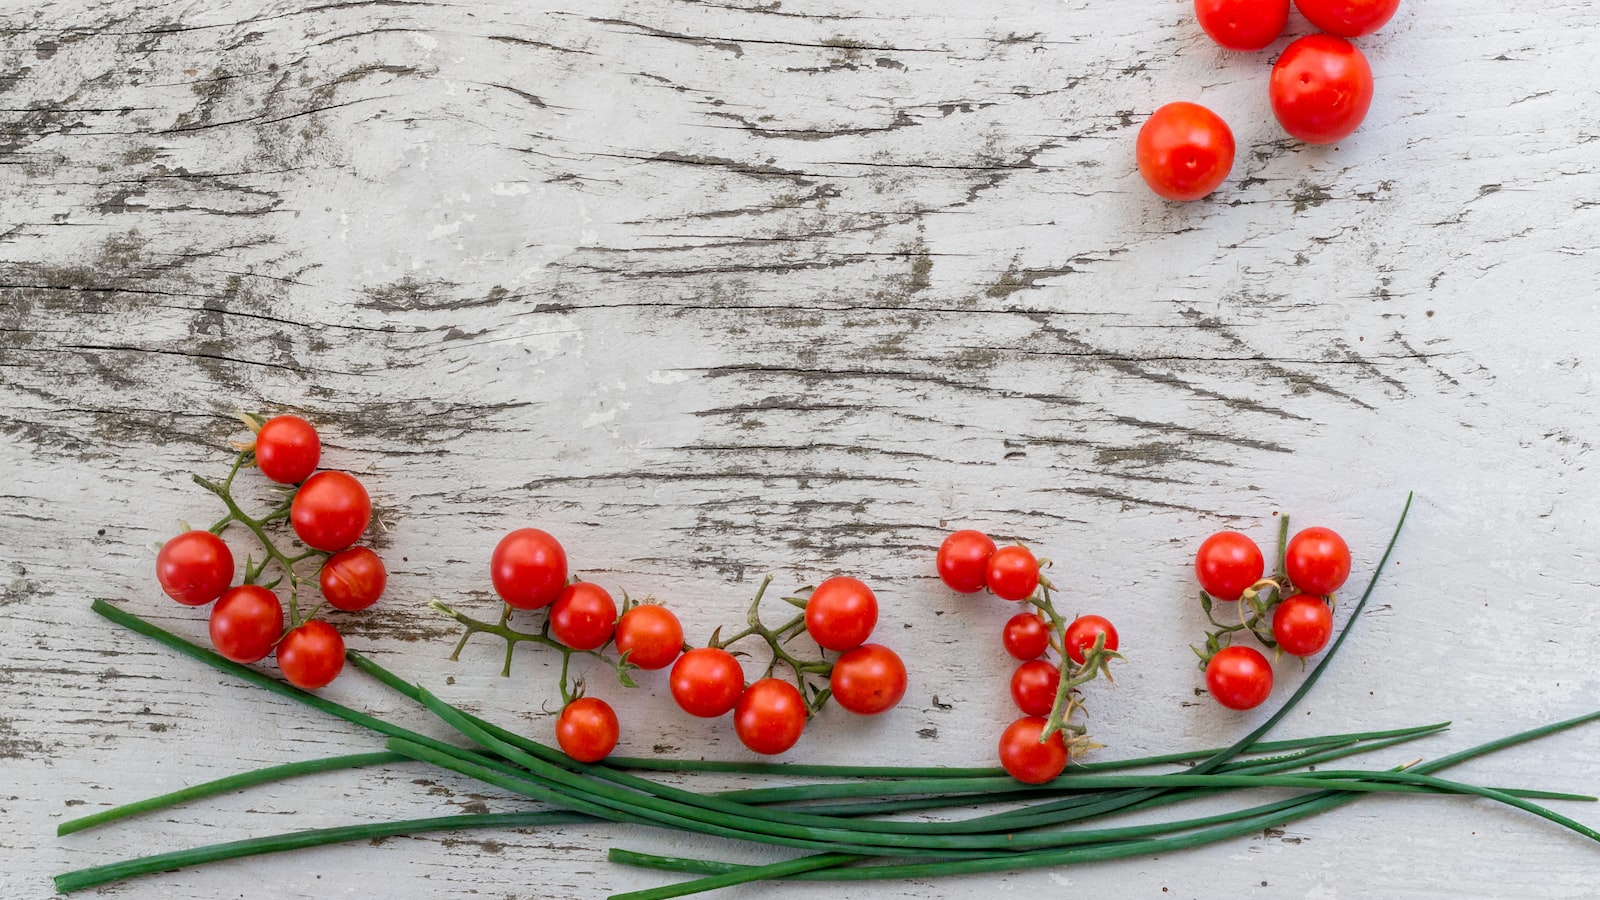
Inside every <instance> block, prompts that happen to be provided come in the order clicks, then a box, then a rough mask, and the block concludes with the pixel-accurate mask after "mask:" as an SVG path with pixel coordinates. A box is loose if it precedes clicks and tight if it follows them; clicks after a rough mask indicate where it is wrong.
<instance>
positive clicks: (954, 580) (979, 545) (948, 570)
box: [934, 529, 994, 594]
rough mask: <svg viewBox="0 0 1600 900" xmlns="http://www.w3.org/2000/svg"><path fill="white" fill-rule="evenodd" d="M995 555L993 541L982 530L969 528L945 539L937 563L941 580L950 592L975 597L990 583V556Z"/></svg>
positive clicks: (940, 547) (940, 546)
mask: <svg viewBox="0 0 1600 900" xmlns="http://www.w3.org/2000/svg"><path fill="white" fill-rule="evenodd" d="M993 554H994V541H992V540H990V539H989V536H988V535H986V534H984V533H983V532H981V531H973V530H971V529H968V530H966V531H957V532H953V533H952V534H951V535H950V536H949V537H947V538H945V539H944V543H942V544H940V545H939V555H938V557H937V558H936V559H935V561H934V562H935V565H937V567H938V569H939V578H940V580H942V581H943V582H944V583H945V584H947V585H949V586H950V589H951V590H956V591H960V592H961V593H963V594H976V593H977V592H979V591H981V590H983V588H984V585H985V584H986V583H987V581H988V576H989V557H990V556H992V555H993Z"/></svg>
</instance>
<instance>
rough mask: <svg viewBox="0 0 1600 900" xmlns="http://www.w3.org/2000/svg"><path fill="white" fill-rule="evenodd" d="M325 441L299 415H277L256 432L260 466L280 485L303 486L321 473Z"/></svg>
mask: <svg viewBox="0 0 1600 900" xmlns="http://www.w3.org/2000/svg"><path fill="white" fill-rule="evenodd" d="M321 457H322V439H321V438H319V437H317V430H316V429H315V428H312V427H311V423H310V422H307V421H306V420H305V419H302V418H300V417H299V416H273V417H272V418H270V419H268V420H267V421H266V424H264V425H262V426H261V430H260V431H257V432H256V466H257V467H258V468H260V469H261V474H263V475H265V476H267V478H269V479H271V480H273V481H276V482H278V483H279V484H299V483H300V482H302V481H305V480H306V479H307V478H310V477H311V473H312V472H315V471H316V470H317V460H318V459H320V458H321Z"/></svg>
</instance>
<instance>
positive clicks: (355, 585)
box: [317, 547, 389, 612]
mask: <svg viewBox="0 0 1600 900" xmlns="http://www.w3.org/2000/svg"><path fill="white" fill-rule="evenodd" d="M317 581H318V583H319V584H321V586H322V596H323V597H324V598H326V599H327V601H328V603H329V604H331V605H332V606H333V607H334V608H335V609H342V610H344V611H345V612H355V611H357V610H362V609H366V608H367V607H369V606H371V605H372V604H374V603H376V602H378V597H379V596H381V595H382V594H383V588H384V585H386V584H388V583H389V572H388V570H387V569H385V568H384V567H383V560H382V559H379V558H378V554H377V553H375V552H373V550H372V548H371V547H351V548H350V549H348V550H340V551H339V552H338V553H335V554H334V555H332V556H330V557H328V561H327V562H325V563H323V564H322V572H321V573H320V574H319V575H318V576H317Z"/></svg>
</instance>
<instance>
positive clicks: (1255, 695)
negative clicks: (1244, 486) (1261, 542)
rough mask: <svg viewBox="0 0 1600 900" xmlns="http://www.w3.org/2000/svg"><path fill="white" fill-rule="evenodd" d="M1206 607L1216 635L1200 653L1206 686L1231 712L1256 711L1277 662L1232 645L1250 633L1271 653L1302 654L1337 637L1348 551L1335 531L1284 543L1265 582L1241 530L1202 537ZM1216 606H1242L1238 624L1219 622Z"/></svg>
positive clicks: (1315, 531) (1262, 565) (1199, 561)
mask: <svg viewBox="0 0 1600 900" xmlns="http://www.w3.org/2000/svg"><path fill="white" fill-rule="evenodd" d="M1194 570H1195V575H1196V576H1197V577H1198V578H1199V581H1200V589H1201V591H1202V594H1201V596H1200V600H1201V604H1202V606H1203V607H1204V608H1205V611H1206V615H1207V616H1208V617H1211V622H1212V624H1213V625H1216V626H1218V629H1219V630H1218V631H1215V632H1211V633H1209V634H1208V635H1207V636H1206V649H1205V650H1204V651H1201V650H1199V649H1198V648H1197V649H1196V651H1195V652H1196V653H1197V654H1199V656H1200V660H1201V667H1202V668H1203V669H1204V670H1205V678H1206V689H1207V690H1209V691H1210V692H1211V696H1212V697H1214V698H1216V700H1217V702H1218V703H1221V704H1222V705H1223V706H1226V707H1228V708H1229V709H1241V710H1242V709H1253V708H1255V707H1257V706H1260V705H1261V704H1262V703H1263V702H1264V701H1265V700H1266V699H1267V696H1268V695H1270V694H1271V693H1272V665H1271V664H1270V663H1268V662H1267V658H1266V657H1265V656H1263V655H1262V653H1261V651H1259V650H1257V649H1255V648H1254V647H1251V646H1247V645H1244V644H1235V643H1233V642H1232V641H1233V636H1234V635H1235V634H1238V633H1240V632H1248V633H1250V634H1251V635H1253V636H1254V637H1255V638H1256V639H1257V640H1258V641H1259V642H1260V643H1261V644H1263V645H1265V646H1266V647H1268V648H1269V649H1272V648H1276V649H1278V650H1281V651H1282V652H1284V653H1288V654H1290V655H1293V656H1297V657H1301V658H1304V657H1307V656H1311V655H1313V654H1316V653H1321V652H1322V650H1323V649H1324V648H1326V647H1327V646H1328V641H1329V640H1330V639H1331V638H1332V637H1333V608H1332V606H1331V605H1330V600H1331V598H1332V596H1333V593H1334V592H1335V591H1337V590H1338V589H1339V588H1340V587H1342V586H1343V585H1344V583H1345V580H1346V579H1347V578H1349V577H1350V548H1349V547H1348V546H1347V545H1346V544H1345V542H1344V539H1343V538H1341V537H1340V536H1339V535H1338V534H1337V533H1336V532H1334V531H1333V530H1332V529H1328V528H1322V527H1315V528H1307V529H1305V530H1304V531H1301V532H1299V533H1297V534H1296V535H1295V536H1294V537H1292V538H1290V539H1289V540H1288V542H1287V543H1285V544H1284V545H1283V556H1282V559H1281V561H1280V565H1279V570H1278V573H1277V574H1276V575H1275V576H1274V577H1273V578H1264V577H1263V576H1264V573H1265V571H1266V559H1265V557H1263V556H1262V554H1261V548H1259V547H1257V546H1256V544H1255V542H1254V541H1252V540H1251V539H1250V538H1249V537H1247V536H1245V535H1243V534H1240V533H1238V532H1236V531H1221V532H1218V533H1216V534H1213V535H1212V536H1210V537H1208V538H1206V539H1205V541H1204V542H1203V543H1201V545H1200V549H1199V551H1198V552H1197V553H1196V554H1195V560H1194ZM1213 601H1221V602H1224V603H1238V604H1239V607H1238V613H1239V622H1238V624H1232V623H1231V622H1230V623H1229V624H1224V623H1221V622H1218V621H1217V620H1216V618H1215V617H1214V616H1213V615H1212V612H1213V606H1212V603H1213Z"/></svg>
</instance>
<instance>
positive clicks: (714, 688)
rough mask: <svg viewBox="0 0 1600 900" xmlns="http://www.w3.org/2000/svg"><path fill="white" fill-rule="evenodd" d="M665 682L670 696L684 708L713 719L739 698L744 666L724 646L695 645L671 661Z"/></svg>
mask: <svg viewBox="0 0 1600 900" xmlns="http://www.w3.org/2000/svg"><path fill="white" fill-rule="evenodd" d="M667 683H668V686H669V687H670V688H671V690H672V699H673V700H675V701H677V703H678V706H679V707H681V708H682V709H683V711H684V712H686V713H688V714H689V715H691V716H699V717H701V718H702V719H714V718H716V717H717V716H720V715H723V714H725V713H726V712H727V711H728V710H730V709H733V706H734V704H735V703H738V702H739V695H740V694H741V693H742V692H743V691H744V670H743V669H742V668H740V667H739V660H738V659H736V658H734V655H733V654H732V653H729V652H728V651H726V650H719V649H717V648H715V647H696V648H695V649H693V650H690V651H689V652H687V653H685V654H683V655H682V656H680V657H678V661H677V662H676V663H673V665H672V675H671V676H670V677H669V678H668V682H667Z"/></svg>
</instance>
